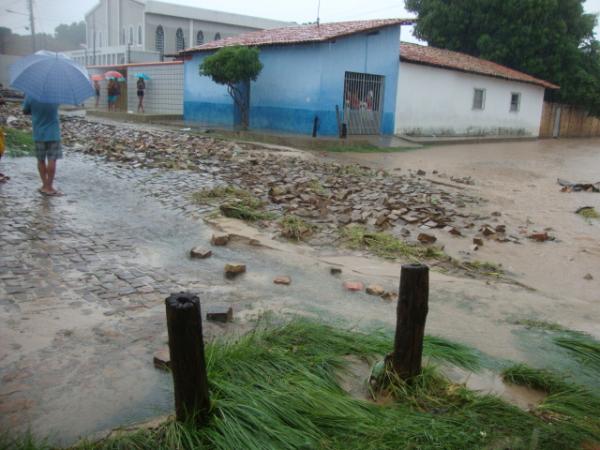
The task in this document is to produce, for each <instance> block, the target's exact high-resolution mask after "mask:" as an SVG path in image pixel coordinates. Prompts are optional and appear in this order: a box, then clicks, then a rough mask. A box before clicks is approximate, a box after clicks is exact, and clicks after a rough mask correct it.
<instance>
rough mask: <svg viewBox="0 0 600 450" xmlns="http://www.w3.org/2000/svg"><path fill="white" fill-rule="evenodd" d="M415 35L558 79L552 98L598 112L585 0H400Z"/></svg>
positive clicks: (599, 77) (599, 66)
mask: <svg viewBox="0 0 600 450" xmlns="http://www.w3.org/2000/svg"><path fill="white" fill-rule="evenodd" d="M405 1H406V7H407V9H408V10H409V11H411V12H414V13H417V14H418V16H419V20H418V22H417V25H416V28H415V35H416V36H417V37H418V38H420V39H423V40H426V41H427V42H428V43H429V44H430V45H432V46H435V47H441V48H446V49H449V50H454V51H460V52H464V53H467V54H470V55H473V56H477V57H480V58H484V59H489V60H491V61H494V62H497V63H499V64H504V65H506V66H509V67H512V68H514V69H517V70H520V71H523V72H526V73H528V74H531V75H533V76H536V77H539V78H542V79H544V80H548V81H551V82H553V83H555V84H558V85H560V87H561V89H560V91H558V92H555V93H550V96H551V97H552V99H553V100H556V101H561V102H565V103H570V104H575V105H578V106H582V107H585V108H587V109H588V110H589V111H590V112H592V113H594V114H600V95H599V94H600V55H599V49H600V47H599V44H598V42H597V41H596V39H595V36H594V27H595V26H596V22H597V20H596V16H595V15H594V14H586V13H584V10H583V3H584V1H585V0H405Z"/></svg>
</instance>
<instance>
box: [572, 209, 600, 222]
mask: <svg viewBox="0 0 600 450" xmlns="http://www.w3.org/2000/svg"><path fill="white" fill-rule="evenodd" d="M577 214H579V215H580V216H581V217H583V218H585V219H588V220H591V219H600V214H599V213H598V211H596V209H595V208H593V207H591V206H590V207H587V208H581V209H579V211H578V212H577Z"/></svg>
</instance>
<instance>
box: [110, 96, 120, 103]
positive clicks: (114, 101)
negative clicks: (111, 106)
mask: <svg viewBox="0 0 600 450" xmlns="http://www.w3.org/2000/svg"><path fill="white" fill-rule="evenodd" d="M117 97H118V96H117V95H109V96H108V103H116V102H117Z"/></svg>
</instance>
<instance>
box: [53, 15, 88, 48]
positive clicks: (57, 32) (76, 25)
mask: <svg viewBox="0 0 600 450" xmlns="http://www.w3.org/2000/svg"><path fill="white" fill-rule="evenodd" d="M54 38H55V39H56V40H57V41H58V42H60V43H61V44H62V45H64V46H68V47H69V48H73V49H76V48H79V44H83V43H85V22H83V21H81V22H73V23H72V24H70V25H67V24H64V23H63V24H60V25H59V26H57V27H56V28H55V29H54Z"/></svg>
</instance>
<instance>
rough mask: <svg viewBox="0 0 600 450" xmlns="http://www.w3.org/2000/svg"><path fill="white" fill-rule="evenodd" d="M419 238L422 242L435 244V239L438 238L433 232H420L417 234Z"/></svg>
mask: <svg viewBox="0 0 600 450" xmlns="http://www.w3.org/2000/svg"><path fill="white" fill-rule="evenodd" d="M417 240H418V241H419V242H420V243H421V244H433V243H434V242H435V241H437V238H436V237H435V236H433V235H431V234H427V233H420V234H419V235H418V236H417Z"/></svg>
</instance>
